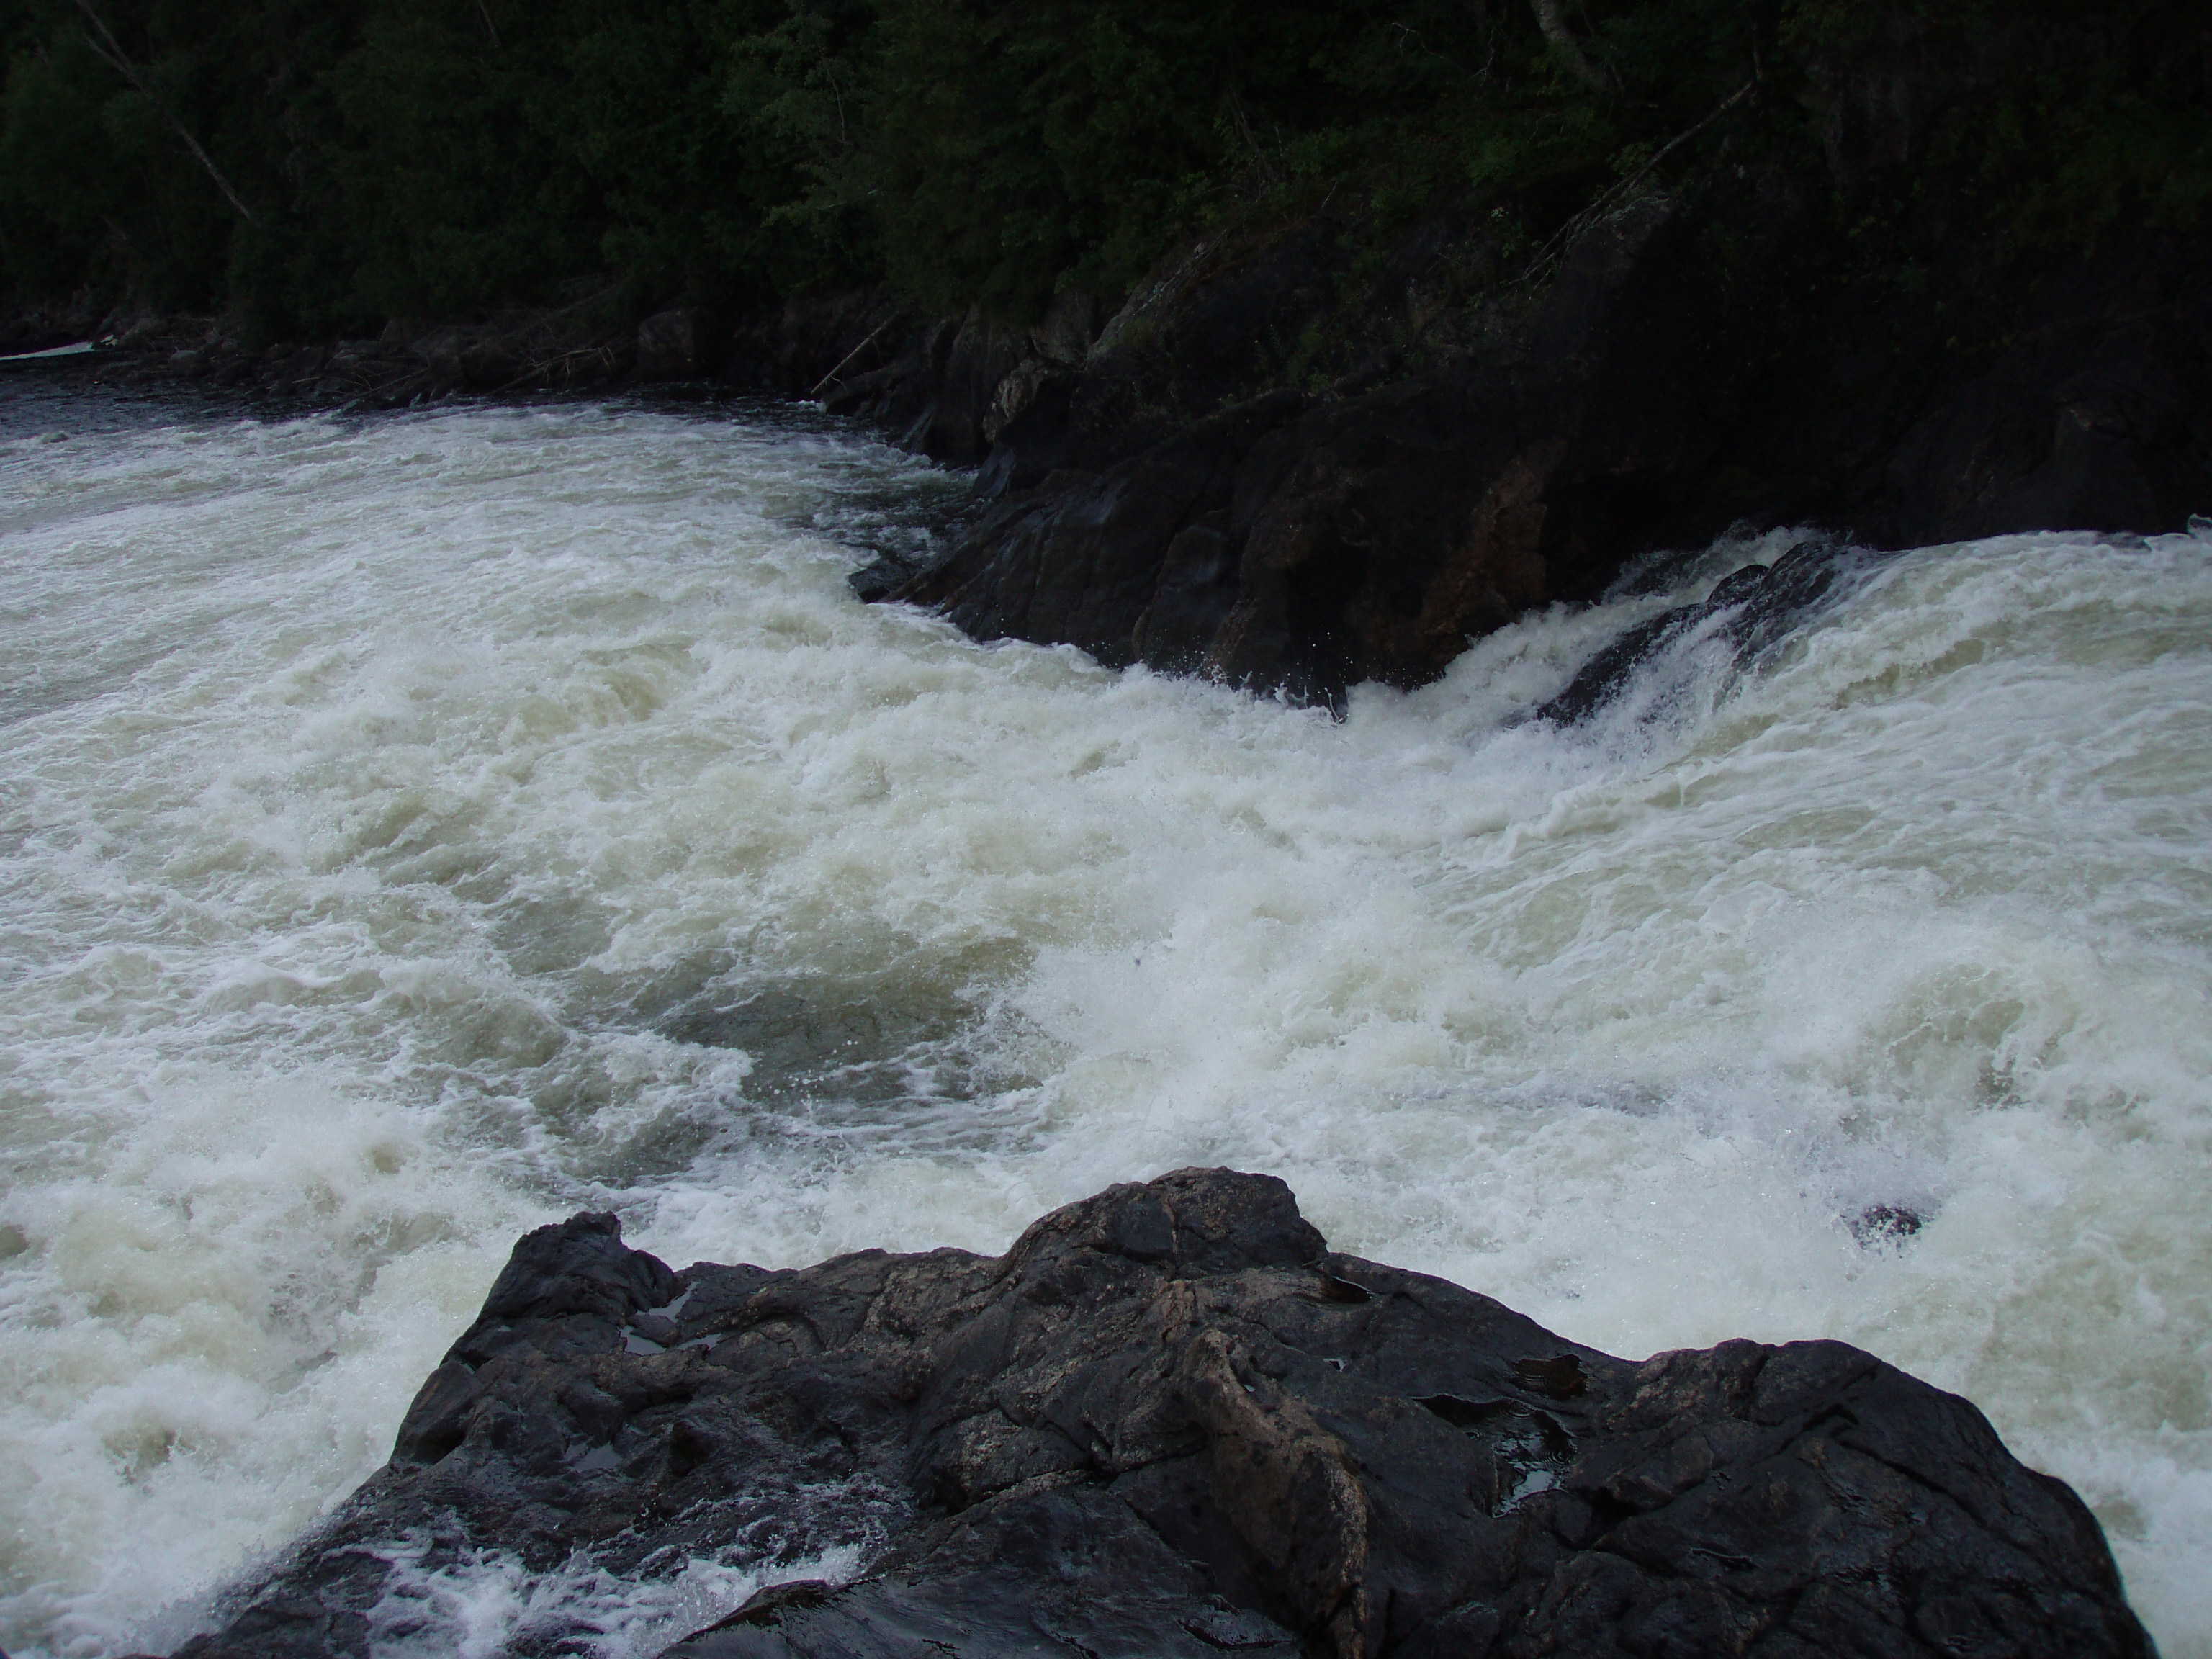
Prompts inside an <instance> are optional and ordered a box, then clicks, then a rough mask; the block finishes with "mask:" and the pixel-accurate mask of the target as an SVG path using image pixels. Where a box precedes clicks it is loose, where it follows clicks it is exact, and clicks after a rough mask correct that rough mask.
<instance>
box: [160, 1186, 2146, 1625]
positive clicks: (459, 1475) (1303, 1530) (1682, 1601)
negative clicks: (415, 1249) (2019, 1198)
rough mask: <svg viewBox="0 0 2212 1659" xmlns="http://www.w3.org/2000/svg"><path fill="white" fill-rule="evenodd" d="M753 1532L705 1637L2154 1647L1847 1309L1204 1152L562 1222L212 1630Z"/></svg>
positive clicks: (2098, 1565) (646, 1559) (2056, 1492)
mask: <svg viewBox="0 0 2212 1659" xmlns="http://www.w3.org/2000/svg"><path fill="white" fill-rule="evenodd" d="M855 1543H866V1544H869V1545H871V1546H872V1553H871V1556H870V1559H868V1560H867V1563H866V1566H865V1568H864V1570H863V1571H862V1572H861V1574H860V1577H858V1578H856V1579H854V1580H852V1581H851V1582H846V1583H829V1582H823V1581H822V1580H820V1579H818V1578H815V1579H808V1578H806V1577H805V1576H804V1574H803V1572H802V1571H801V1570H800V1568H799V1565H797V1564H799V1563H802V1562H803V1561H804V1560H805V1559H807V1558H809V1557H817V1556H818V1555H819V1553H821V1552H822V1551H823V1550H825V1549H827V1548H829V1547H833V1546H836V1545H839V1544H844V1545H848V1546H850V1545H854V1544H855ZM732 1547H749V1548H750V1549H751V1550H752V1551H753V1552H754V1553H755V1554H756V1556H757V1559H758V1560H759V1562H760V1564H761V1565H762V1566H763V1577H764V1579H765V1580H766V1581H768V1582H769V1586H770V1587H769V1588H767V1589H763V1590H762V1591H761V1592H760V1593H759V1594H757V1595H755V1596H754V1597H753V1598H752V1599H751V1600H750V1601H749V1602H748V1603H746V1604H745V1605H744V1607H741V1608H739V1609H738V1610H737V1611H736V1612H734V1613H732V1614H730V1615H729V1616H728V1617H726V1618H725V1619H723V1620H720V1622H719V1623H716V1624H714V1625H713V1626H711V1627H709V1628H708V1629H705V1630H702V1631H699V1632H696V1633H694V1634H692V1635H691V1636H690V1637H688V1638H685V1639H684V1640H682V1641H679V1642H678V1643H677V1644H675V1645H674V1646H673V1647H671V1648H670V1649H668V1650H667V1652H666V1659H768V1656H791V1659H795V1656H806V1659H829V1656H854V1659H860V1656H884V1655H892V1654H902V1655H903V1654H925V1653H927V1654H955V1655H962V1656H972V1659H982V1656H1008V1659H1011V1656H1014V1655H1025V1656H1026V1655H1047V1654H1062V1655H1066V1654H1087V1655H1092V1656H1100V1659H1104V1656H1130V1659H1135V1656H1146V1659H1176V1656H1188V1659H1211V1656H1214V1655H1218V1654H1219V1653H1221V1652H1223V1651H1234V1652H1242V1653H1249V1654H1252V1655H1255V1656H1259V1655H1269V1654H1279V1655H1283V1656H1291V1655H1294V1654H1302V1655H1307V1656H1316V1659H1319V1656H1327V1659H1355V1656H1356V1659H1383V1656H1397V1659H1443V1656H1448V1655H1449V1656H1452V1659H1477V1656H1486V1655H1496V1656H1536V1655H1575V1656H1604V1655H1621V1656H1626V1655H1637V1656H1653V1659H1656V1656H1661V1655H1666V1656H1691V1655H1708V1654H1711V1655H1719V1654H1731V1655H1758V1656H1770V1659H1782V1656H1805V1659H1811V1656H1814V1655H1834V1654H1851V1655H1857V1656H1889V1655H1897V1656H1905V1655H1914V1656H1925V1655H1937V1654H1941V1655H1987V1656H1996V1655H2005V1656H2011V1659H2033V1656H2043V1655H2049V1656H2052V1659H2057V1656H2062V1655H2063V1656H2067V1659H2084V1656H2092V1655H2104V1654H2111V1655H2131V1656H2148V1655H2149V1654H2150V1653H2151V1651H2152V1649H2151V1644H2150V1642H2149V1640H2148V1638H2147V1637H2146V1636H2145V1634H2144V1632H2143V1631H2142V1627H2141V1626H2139V1625H2138V1624H2137V1622H2136V1620H2135V1618H2134V1616H2133V1615H2132V1614H2131V1613H2130V1611H2129V1609H2128V1607H2127V1604H2126V1602H2125V1601H2124V1599H2123V1596H2122V1593H2121V1588H2120V1583H2119V1578H2118V1574H2117V1572H2116V1571H2115V1570H2114V1567H2113V1565H2112V1557H2111V1554H2110V1553H2109V1552H2108V1551H2107V1549H2106V1544H2105V1541H2104V1538H2103V1536H2102V1534H2100V1531H2099V1529H2098V1527H2097V1524H2096V1522H2095V1521H2094V1520H2093V1518H2092V1516H2090V1514H2089V1512H2088V1510H2087V1509H2086V1508H2085V1507H2084V1506H2083V1505H2082V1504H2081V1501H2080V1500H2079V1499H2078V1498H2076V1497H2075V1494H2074V1493H2073V1492H2071V1491H2070V1490H2069V1488H2068V1487H2066V1486H2064V1485H2063V1484H2062V1483H2061V1482H2059V1481H2057V1480H2053V1479H2051V1477H2049V1476H2047V1475H2043V1474H2037V1473H2035V1472H2034V1471H2033V1470H2031V1469H2028V1468H2025V1467H2023V1466H2022V1465H2021V1464H2020V1463H2019V1462H2016V1461H2015V1459H2014V1458H2013V1457H2012V1456H2011V1455H2009V1454H2008V1452H2007V1451H2006V1449H2005V1448H2004V1447H2003V1445H2002V1443H2000V1442H1999V1440H1998V1438H1997V1437H1996V1434H1995V1432H1994V1431H1992V1430H1991V1429H1990V1425H1989V1424H1988V1423H1987V1422H1986V1421H1985V1420H1984V1419H1983V1417H1982V1416H1981V1414H1980V1413H1978V1411H1976V1410H1975V1409H1974V1407H1972V1406H1971V1405H1969V1404H1967V1403H1966V1401H1963V1400H1960V1399H1958V1398H1956V1397H1954V1396H1953V1395H1947V1394H1944V1393H1942V1392H1941V1391H1939V1390H1937V1389H1933V1388H1930V1387H1929V1386H1928V1385H1927V1384H1925V1383H1921V1382H1918V1381H1917V1380H1916V1379H1914V1378H1912V1377H1911V1376H1906V1375H1905V1374H1904V1373H1903V1372H1901V1371H1899V1370H1894V1369H1893V1368H1892V1367H1891V1366H1888V1365H1887V1364H1883V1363H1882V1362H1881V1361H1880V1360H1878V1359H1876V1358H1874V1357H1873V1356H1871V1355H1869V1354H1866V1353H1863V1352H1859V1351H1858V1350H1857V1349H1855V1348H1851V1347H1847V1346H1844V1345H1843V1344H1841V1343H1838V1342H1796V1343H1789V1344H1785V1345H1784V1346H1778V1347H1776V1346H1765V1345H1762V1344H1759V1343H1753V1342H1741V1341H1738V1342H1724V1343H1723V1344H1721V1345H1720V1346H1718V1347H1716V1348H1712V1349H1709V1350H1704V1351H1684V1352H1674V1353H1664V1354H1660V1355H1656V1356H1655V1357H1654V1358H1650V1359H1649V1360H1646V1361H1644V1362H1643V1363H1641V1364H1636V1363H1632V1362H1629V1361H1626V1360H1621V1359H1615V1358H1611V1357H1609V1356H1607V1355H1606V1354H1602V1353H1600V1352H1596V1351H1595V1350H1593V1349H1590V1348H1587V1347H1583V1346H1580V1345H1578V1344H1576V1343H1573V1342H1569V1341H1566V1340H1564V1339H1562V1338H1559V1337H1558V1336H1555V1335H1553V1334H1551V1333H1550V1332H1548V1331H1546V1330H1544V1329H1543V1328H1541V1327H1539V1326H1538V1325H1536V1324H1534V1322H1531V1321H1529V1320H1528V1319H1525V1318H1523V1317H1522V1316H1520V1315H1518V1314H1516V1313H1514V1312H1513V1311H1511V1310H1510V1309H1507V1308H1505V1307H1503V1306H1501V1305H1500V1304H1498V1303H1496V1302H1493V1301H1492V1300H1491V1299H1490V1298H1488V1297H1484V1296H1480V1295H1478V1294H1476V1293H1474V1292H1473V1291H1467V1290H1463V1289H1461V1288H1460V1287H1459V1286H1457V1285H1451V1284H1448V1283H1445V1282H1443V1281H1442V1280H1439V1279H1430V1278H1426V1277H1424V1276H1423V1275H1421V1274H1419V1273H1407V1272H1404V1271H1402V1270H1400V1269H1398V1268H1395V1267H1385V1266H1383V1265H1382V1264H1380V1263H1377V1262H1372V1261H1362V1260H1359V1259H1358V1258H1357V1257H1353V1256H1348V1255H1340V1254H1335V1253H1333V1252H1331V1251H1330V1250H1329V1249H1328V1243H1327V1242H1326V1241H1325V1240H1324V1239H1323V1238H1322V1236H1321V1235H1320V1233H1319V1232H1317V1231H1316V1230H1315V1229H1314V1228H1313V1227H1312V1226H1311V1225H1309V1224H1308V1223H1307V1222H1306V1221H1305V1220H1304V1218H1302V1217H1301V1216H1300V1215H1299V1213H1298V1210H1297V1204H1296V1201H1295V1200H1293V1198H1292V1197H1291V1193H1290V1190H1289V1189H1288V1188H1286V1187H1285V1186H1284V1184H1283V1183H1282V1182H1279V1181H1277V1180H1275V1179H1273V1178H1272V1177H1269V1176H1256V1175H1243V1174H1237V1173H1234V1172H1231V1171H1228V1170H1180V1171H1177V1172H1176V1173H1175V1174H1172V1175H1167V1176H1161V1177H1160V1178H1158V1180H1155V1181H1152V1182H1146V1183H1144V1184H1143V1185H1130V1186H1120V1187H1115V1188H1111V1189H1109V1191H1107V1192H1104V1193H1102V1194H1098V1195H1097V1197H1095V1198H1091V1199H1088V1200H1085V1201H1083V1202H1081V1203H1079V1204H1074V1205H1071V1206H1068V1207H1066V1208H1065V1209H1062V1210H1059V1211H1055V1212H1053V1213H1052V1214H1050V1215H1048V1216H1046V1217H1045V1218H1042V1220H1040V1221H1038V1222H1036V1224H1035V1225H1032V1226H1031V1227H1030V1229H1029V1231H1027V1232H1025V1233H1024V1234H1023V1236H1022V1237H1021V1238H1020V1239H1019V1240H1018V1242H1017V1243H1015V1244H1014V1246H1013V1248H1012V1249H1010V1250H1008V1251H1007V1252H1006V1255H1003V1256H999V1257H995V1258H993V1257H985V1256H978V1255H970V1254H969V1253H967V1252H965V1251H961V1250H951V1249H943V1250H935V1251H931V1252H929V1253H927V1254H926V1255H886V1254H884V1252H882V1251H878V1250H870V1251H863V1252H860V1254H857V1255H846V1256H840V1257H837V1258H836V1259H835V1260H832V1261H826V1262H823V1263H822V1264H821V1265H819V1266H817V1267H809V1268H805V1269H803V1270H799V1271H795V1272H793V1271H773V1272H772V1271H767V1270H763V1269H761V1268H757V1267H715V1266H708V1265H701V1266H696V1267H690V1268H687V1269H685V1270H684V1271H683V1272H682V1273H675V1272H671V1270H670V1269H669V1268H668V1267H666V1266H665V1265H664V1264H663V1263H662V1262H660V1261H657V1260H655V1259H654V1258H653V1257H652V1256H650V1255H646V1254H644V1253H643V1252H641V1251H637V1250H633V1249H628V1248H627V1247H625V1246H624V1245H623V1243H622V1238H621V1232H620V1229H619V1227H618V1226H617V1223H616V1221H615V1220H614V1218H612V1217H611V1216H605V1215H579V1216H576V1217H574V1218H572V1219H570V1220H568V1221H567V1222H565V1223H562V1224H561V1225H557V1226H549V1227H543V1228H540V1229H538V1231H536V1232H533V1233H532V1234H530V1235H529V1236H528V1237H526V1238H524V1239H523V1240H522V1241H521V1242H520V1243H519V1244H518V1245H517V1246H516V1248H515V1251H514V1255H513V1259H512V1260H511V1261H509V1263H508V1264H507V1268H506V1270H505V1271H504V1272H503V1273H501V1275H500V1277H499V1279H498V1281H497V1282H496V1283H495V1285H493V1287H492V1290H491V1293H490V1295H489V1297H488V1298H487V1300H486V1302H485V1304H484V1308H483V1314H482V1315H481V1316H480V1317H479V1318H478V1319H477V1322H476V1323H475V1324H474V1325H472V1326H471V1327H470V1328H469V1330H468V1331H467V1333H466V1334H465V1335H463V1337H462V1338H461V1340H459V1342H457V1343H456V1344H455V1345H454V1346H453V1350H452V1352H451V1353H450V1354H449V1355H448V1357H447V1359H446V1361H445V1363H444V1364H442V1365H441V1366H440V1367H439V1368H438V1370H436V1371H435V1372H434V1373H433V1374H432V1376H430V1378H429V1380H428V1382H427V1383H425V1384H424V1385H423V1387H422V1392H421V1393H420V1395H418V1396H417V1397H416V1401H415V1403H414V1405H413V1407H411V1408H410V1410H409V1412H408V1413H407V1416H406V1419H405V1422H404V1425H403V1426H402V1428H401V1430H400V1431H399V1436H398V1444H397V1446H396V1447H395V1449H394V1452H393V1455H392V1462H391V1463H390V1464H389V1465H388V1466H387V1467H386V1468H385V1469H384V1470H383V1471H382V1472H381V1473H380V1474H377V1475H376V1476H375V1477H374V1478H373V1479H372V1480H369V1481H368V1483H367V1484H366V1485H364V1486H362V1489H361V1490H360V1491H359V1492H357V1493H356V1495H355V1496H354V1497H353V1498H351V1499H350V1500H349V1502H348V1503H347V1504H345V1505H344V1506H343V1508H342V1509H341V1510H339V1511H338V1512H337V1515H336V1516H334V1517H333V1518H332V1519H331V1521H330V1522H328V1523H327V1524H326V1525H325V1526H324V1527H323V1528H320V1529H319V1531H317V1532H316V1533H315V1534H313V1535H312V1536H310V1537H308V1538H307V1539H305V1540H304V1541H301V1542H300V1543H299V1544H298V1545H296V1546H295V1547H294V1548H293V1549H292V1551H291V1552H290V1553H289V1554H288V1555H287V1556H286V1558H285V1559H283V1561H282V1562H281V1563H280V1564H279V1565H277V1566H276V1568H275V1569H274V1570H272V1571H270V1572H269V1573H268V1574H267V1575H266V1576H265V1577H263V1578H262V1579H260V1580H259V1581H258V1582H255V1583H249V1584H247V1585H245V1586H243V1587H241V1588H240V1589H238V1590H237V1591H236V1592H234V1594H233V1595H232V1596H231V1597H230V1598H229V1601H228V1603H227V1618H228V1623H227V1625H226V1626H225V1627H224V1628H223V1629H222V1630H221V1631H220V1632H216V1633H213V1634H209V1635H204V1636H201V1637H197V1638H194V1639H192V1640H191V1641H190V1642H188V1643H187V1644H185V1646H184V1647H183V1648H182V1649H181V1650H179V1659H245V1656H248V1655H251V1656H253V1659H285V1656H299V1659H306V1656H332V1655H346V1656H362V1655H366V1654H368V1652H369V1651H370V1649H371V1643H372V1639H373V1638H374V1639H376V1640H378V1641H380V1642H385V1643H388V1642H389V1641H391V1640H392V1639H393V1638H394V1637H395V1635H396V1634H400V1633H401V1632H395V1631H394V1630H393V1629H392V1627H391V1622H392V1607H394V1606H395V1605H398V1606H403V1607H404V1605H405V1603H404V1598H395V1597H394V1596H393V1595H392V1589H393V1575H394V1574H395V1572H396V1571H398V1568H397V1567H395V1565H394V1564H395V1562H400V1561H403V1560H404V1561H406V1562H408V1563H410V1564H411V1565H412V1567H413V1568H414V1569H415V1570H416V1571H436V1570H437V1569H438V1568H439V1567H440V1566H441V1565H444V1566H450V1565H453V1563H455V1562H457V1561H459V1560H461V1559H464V1558H465V1556H466V1555H467V1554H468V1553H469V1552H470V1551H471V1550H478V1549H484V1548H492V1549H496V1550H501V1551H504V1552H507V1553H510V1554H511V1555H513V1556H515V1557H519V1558H520V1559H521V1560H522V1561H524V1562H525V1563H526V1564H527V1565H529V1566H531V1567H532V1568H533V1569H536V1570H538V1571H554V1570H556V1569H559V1568H561V1567H562V1565H563V1564H567V1565H568V1566H570V1567H572V1568H573V1566H574V1563H575V1562H576V1560H577V1559H579V1553H581V1555H582V1556H584V1557H587V1558H589V1559H591V1560H592V1561H593V1562H595V1563H596V1564H597V1565H598V1566H599V1568H601V1569H604V1570H605V1571H608V1572H610V1573H612V1574H614V1575H617V1577H635V1578H638V1579H645V1578H650V1577H653V1576H655V1575H656V1574H658V1575H661V1576H664V1577H665V1576H666V1575H667V1574H669V1573H671V1572H672V1571H675V1570H676V1568H677V1567H678V1566H680V1565H681V1564H682V1563H683V1562H684V1560H686V1559H689V1558H690V1557H693V1556H696V1555H702V1554H708V1553H714V1552H715V1551H718V1550H720V1551H724V1552H727V1551H729V1550H730V1549H732ZM779 1564H781V1565H779ZM779 1577H781V1578H782V1579H784V1580H785V1581H786V1582H782V1583H775V1582H774V1581H775V1580H776V1579H777V1578H779ZM793 1580H796V1582H793ZM378 1621H381V1623H379V1622H378ZM507 1651H509V1652H513V1653H518V1654H520V1653H522V1652H529V1653H533V1654H540V1653H543V1654H550V1653H568V1652H574V1651H580V1649H578V1648H577V1647H575V1646H574V1635H573V1633H571V1634H569V1635H568V1636H566V1637H564V1634H563V1632H560V1631H558V1630H550V1629H545V1628H539V1629H537V1630H536V1631H535V1632H533V1634H532V1638H531V1639H530V1640H529V1642H528V1643H527V1644H523V1643H520V1642H518V1643H515V1644H512V1645H510V1647H509V1648H508V1649H507Z"/></svg>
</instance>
